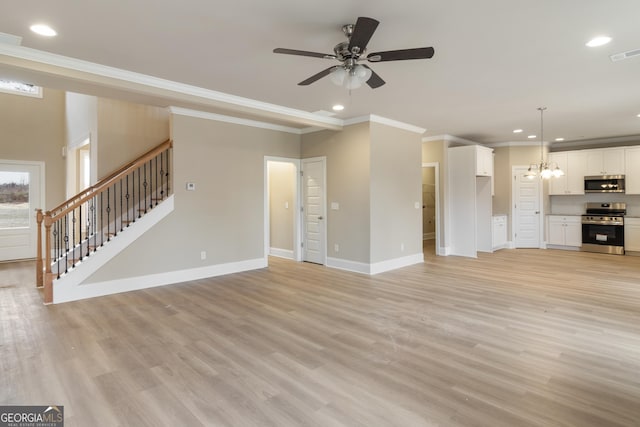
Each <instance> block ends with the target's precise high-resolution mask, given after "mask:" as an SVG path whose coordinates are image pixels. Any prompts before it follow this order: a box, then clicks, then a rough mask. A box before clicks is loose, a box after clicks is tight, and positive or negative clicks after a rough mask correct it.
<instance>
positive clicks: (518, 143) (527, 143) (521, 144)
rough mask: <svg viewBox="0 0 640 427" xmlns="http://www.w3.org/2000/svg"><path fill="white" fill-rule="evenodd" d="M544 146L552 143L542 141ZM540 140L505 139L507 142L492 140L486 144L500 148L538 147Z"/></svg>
mask: <svg viewBox="0 0 640 427" xmlns="http://www.w3.org/2000/svg"><path fill="white" fill-rule="evenodd" d="M542 145H544V146H545V147H550V146H551V145H552V144H551V143H550V142H548V141H544V142H543V143H542ZM539 146H540V141H537V142H536V141H507V142H492V143H491V144H487V147H490V148H501V147H539Z"/></svg>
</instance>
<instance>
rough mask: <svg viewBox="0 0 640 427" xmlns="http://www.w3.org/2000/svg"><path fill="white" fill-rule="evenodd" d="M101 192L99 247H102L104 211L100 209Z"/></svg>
mask: <svg viewBox="0 0 640 427" xmlns="http://www.w3.org/2000/svg"><path fill="white" fill-rule="evenodd" d="M102 194H103V193H102V192H100V207H99V208H98V209H100V246H104V209H102Z"/></svg>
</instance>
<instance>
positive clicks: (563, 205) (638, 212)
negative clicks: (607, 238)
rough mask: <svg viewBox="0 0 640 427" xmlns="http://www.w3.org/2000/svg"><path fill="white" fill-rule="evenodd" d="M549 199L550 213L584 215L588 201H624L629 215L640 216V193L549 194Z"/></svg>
mask: <svg viewBox="0 0 640 427" xmlns="http://www.w3.org/2000/svg"><path fill="white" fill-rule="evenodd" d="M549 199H550V209H549V213H551V214H554V215H582V214H583V213H584V211H585V204H586V203H587V202H600V203H613V202H624V203H626V204H627V216H636V217H640V195H633V196H630V195H626V194H615V193H602V194H597V193H592V194H585V195H575V196H549Z"/></svg>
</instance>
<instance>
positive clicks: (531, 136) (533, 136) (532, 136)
mask: <svg viewBox="0 0 640 427" xmlns="http://www.w3.org/2000/svg"><path fill="white" fill-rule="evenodd" d="M535 137H536V136H535V135H529V136H528V137H527V138H529V139H533V138H535Z"/></svg>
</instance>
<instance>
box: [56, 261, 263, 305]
mask: <svg viewBox="0 0 640 427" xmlns="http://www.w3.org/2000/svg"><path fill="white" fill-rule="evenodd" d="M267 264H268V263H267V260H266V259H265V258H256V259H249V260H245V261H238V262H230V263H226V264H217V265H209V266H206V267H197V268H190V269H185V270H178V271H170V272H167V273H157V274H149V275H147V276H138V277H128V278H126V279H117V280H109V281H106V282H97V283H87V284H82V285H75V286H69V285H67V286H64V284H63V285H62V286H59V284H56V285H55V286H56V288H55V292H54V294H53V303H54V304H58V303H62V302H69V301H77V300H81V299H87V298H94V297H99V296H104V295H111V294H117V293H121V292H129V291H136V290H140V289H148V288H154V287H157V286H165V285H171V284H174V283H180V282H188V281H191V280H198V279H206V278H208V277H215V276H223V275H226V274H232V273H240V272H242V271H249V270H256V269H259V268H266V267H267Z"/></svg>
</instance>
